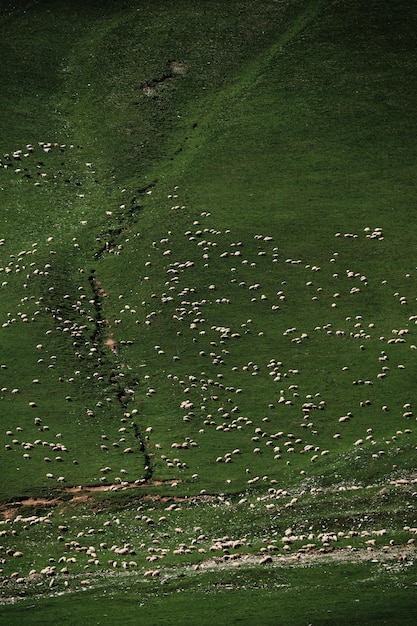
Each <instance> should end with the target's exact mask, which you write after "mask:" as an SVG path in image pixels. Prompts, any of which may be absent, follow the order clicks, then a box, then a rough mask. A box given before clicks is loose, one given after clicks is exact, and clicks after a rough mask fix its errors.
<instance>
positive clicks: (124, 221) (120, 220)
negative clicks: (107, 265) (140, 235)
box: [93, 181, 158, 260]
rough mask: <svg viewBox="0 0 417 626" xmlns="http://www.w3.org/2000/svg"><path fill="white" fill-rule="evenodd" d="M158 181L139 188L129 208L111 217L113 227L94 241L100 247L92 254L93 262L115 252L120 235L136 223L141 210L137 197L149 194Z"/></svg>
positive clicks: (141, 206)
mask: <svg viewBox="0 0 417 626" xmlns="http://www.w3.org/2000/svg"><path fill="white" fill-rule="evenodd" d="M157 182H158V181H154V182H152V183H150V184H149V185H146V186H145V187H141V188H140V189H138V190H137V192H136V195H134V196H133V197H132V198H131V200H130V206H129V207H127V208H126V207H124V209H123V211H119V212H118V214H117V215H114V216H113V215H112V219H113V222H115V225H114V226H112V227H111V228H109V229H108V230H107V231H104V232H102V233H101V234H100V235H99V236H98V237H97V239H96V241H97V243H100V244H101V245H100V247H99V248H98V250H96V251H95V252H94V253H93V258H94V260H99V259H101V258H102V257H103V255H104V254H107V253H111V252H114V251H116V250H117V245H118V243H117V242H118V239H119V237H120V235H121V234H122V233H124V232H127V231H129V230H130V228H132V226H133V224H134V223H135V222H136V221H137V219H138V216H139V214H140V212H141V211H142V209H143V205H141V204H139V202H138V196H143V195H145V194H147V193H149V192H150V191H151V190H152V189H153V188H154V187H155V185H156V184H157Z"/></svg>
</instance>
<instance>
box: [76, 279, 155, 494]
mask: <svg viewBox="0 0 417 626" xmlns="http://www.w3.org/2000/svg"><path fill="white" fill-rule="evenodd" d="M88 280H89V283H90V286H91V290H92V292H93V301H94V309H95V331H94V334H93V338H92V339H93V342H94V347H95V348H96V350H97V351H98V357H97V361H98V362H99V363H100V364H101V363H102V362H103V361H104V360H105V355H104V353H103V343H104V333H105V331H106V328H107V321H106V320H105V319H104V318H103V315H102V298H103V297H105V295H106V294H105V292H104V290H103V287H102V285H101V283H100V281H99V280H98V279H97V277H96V276H95V269H92V270H91V273H90V276H89V279H88ZM112 352H113V353H115V351H114V350H112ZM109 382H110V383H111V385H112V387H113V388H114V389H115V393H116V397H117V400H118V404H119V406H120V408H121V409H123V411H125V410H126V409H127V407H128V403H129V398H130V396H131V393H130V392H131V388H132V387H135V386H138V385H139V381H138V379H137V378H136V377H133V376H129V380H126V376H125V374H123V377H121V376H120V374H117V373H116V372H115V371H114V370H112V371H111V373H110V374H109ZM132 428H133V431H134V437H135V439H136V441H137V442H138V447H139V452H140V453H141V454H142V455H143V457H144V460H143V469H144V481H145V482H149V481H151V480H152V479H153V471H152V465H151V458H150V456H149V454H148V452H147V448H146V438H145V439H144V437H143V435H142V433H141V431H140V429H139V427H138V425H137V424H136V422H132Z"/></svg>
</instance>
